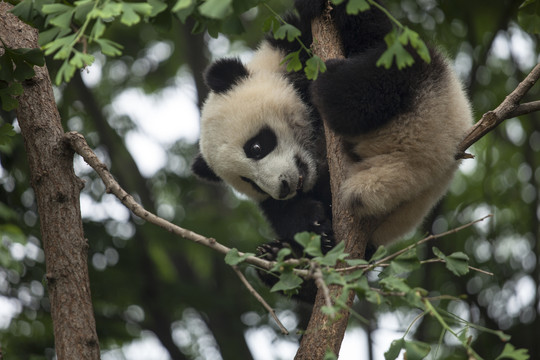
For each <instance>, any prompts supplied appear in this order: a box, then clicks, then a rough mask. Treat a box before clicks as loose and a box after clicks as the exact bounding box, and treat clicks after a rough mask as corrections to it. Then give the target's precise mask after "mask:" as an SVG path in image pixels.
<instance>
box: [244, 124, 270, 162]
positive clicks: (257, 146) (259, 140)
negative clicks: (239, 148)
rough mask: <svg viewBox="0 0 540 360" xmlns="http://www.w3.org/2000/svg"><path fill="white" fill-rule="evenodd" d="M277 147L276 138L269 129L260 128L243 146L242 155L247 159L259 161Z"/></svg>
mask: <svg viewBox="0 0 540 360" xmlns="http://www.w3.org/2000/svg"><path fill="white" fill-rule="evenodd" d="M276 145H277V137H276V134H275V133H274V131H272V129H270V128H269V127H265V128H262V129H261V131H259V132H258V133H257V135H255V136H254V137H252V138H251V139H249V140H248V141H247V142H246V144H245V145H244V153H245V154H246V156H247V157H248V158H249V159H254V160H261V159H262V158H264V157H265V156H266V155H268V154H269V153H271V152H272V150H274V149H275V147H276Z"/></svg>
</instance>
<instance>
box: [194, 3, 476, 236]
mask: <svg viewBox="0 0 540 360" xmlns="http://www.w3.org/2000/svg"><path fill="white" fill-rule="evenodd" d="M315 3H316V4H315ZM325 4H326V1H315V2H310V1H307V0H297V7H298V10H299V12H300V19H297V18H295V17H290V18H289V21H292V22H294V21H299V23H296V25H297V26H298V27H300V28H301V29H302V31H303V36H305V37H304V38H303V41H304V42H305V43H308V44H309V43H310V42H311V34H310V28H309V24H310V22H311V19H312V18H313V17H316V16H319V14H320V12H321V11H322V9H323V8H324V6H325ZM317 7H318V8H317ZM313 8H317V9H316V10H313ZM381 14H382V13H381ZM381 14H379V13H378V12H376V10H373V11H371V12H365V13H360V14H359V16H357V17H351V16H348V15H347V14H345V11H344V9H343V6H341V7H338V8H337V9H336V10H335V14H334V18H335V19H336V24H337V26H338V28H340V29H341V37H342V40H343V45H344V49H345V52H346V55H347V57H348V58H347V59H346V60H345V61H341V62H339V61H334V62H328V66H329V71H328V73H327V74H323V75H322V76H321V79H320V80H317V82H315V84H314V85H313V86H310V85H309V83H308V82H307V81H306V79H305V78H302V77H301V76H300V75H297V74H290V73H287V72H286V70H285V65H283V63H282V62H283V58H284V57H285V56H286V55H287V54H288V53H290V52H291V51H292V49H291V46H292V45H291V44H289V43H287V42H286V41H281V42H280V41H279V40H274V39H270V38H269V39H267V40H265V41H263V43H262V44H261V46H260V47H259V49H258V50H257V51H256V52H255V54H254V57H253V59H252V60H251V61H250V62H249V63H248V64H246V65H245V66H244V65H242V64H241V63H239V61H238V60H230V61H227V60H225V61H224V62H222V63H220V64H217V65H215V66H213V67H212V68H211V69H210V71H209V72H210V74H209V75H207V81H208V83H209V86H210V88H211V90H213V91H212V92H211V93H210V95H209V97H208V99H207V100H206V102H205V103H204V106H203V108H202V113H201V138H200V151H201V154H200V156H199V157H198V158H197V160H196V162H195V164H194V167H193V168H194V171H195V172H196V173H197V174H199V175H200V176H201V177H203V178H208V179H214V180H219V179H222V180H224V181H225V182H227V183H228V184H230V185H231V186H232V187H233V188H235V189H236V190H237V191H239V192H241V193H244V194H246V195H247V196H249V197H251V198H252V199H254V200H255V201H257V202H258V203H259V204H260V205H261V208H262V210H263V211H264V213H265V215H266V216H267V218H268V219H269V221H270V223H271V224H272V226H273V228H274V229H275V230H276V232H277V234H278V236H279V237H280V239H281V241H284V242H289V243H293V241H292V237H293V236H294V234H295V233H296V232H300V231H305V230H308V231H316V232H319V233H320V234H323V235H324V236H329V237H331V234H330V235H329V233H331V210H330V200H329V192H330V189H329V184H328V179H327V176H328V174H327V171H328V170H327V165H326V158H325V145H324V134H323V133H322V127H321V122H320V117H319V115H318V113H321V115H323V117H325V119H326V120H327V121H328V122H329V126H330V127H331V128H333V129H334V130H335V131H336V132H337V133H338V134H339V135H340V136H342V137H343V139H344V140H345V143H346V149H345V150H346V151H347V153H348V154H349V155H350V156H348V157H347V159H348V160H347V161H348V164H347V166H346V168H347V171H348V173H347V175H346V180H345V182H344V184H343V186H342V189H341V190H340V194H338V196H339V199H340V201H342V202H344V203H346V204H347V205H348V206H350V208H351V209H352V210H353V211H355V212H356V214H357V215H358V216H359V217H363V216H372V217H376V218H377V219H379V223H380V225H379V226H378V228H377V230H376V231H375V233H374V234H373V238H372V243H373V244H375V245H380V244H387V243H389V242H391V241H393V240H395V239H397V238H399V237H400V236H402V235H403V234H405V233H406V232H408V231H410V230H412V229H413V228H414V227H416V226H417V225H418V224H419V223H420V222H421V221H422V219H423V218H424V217H425V216H426V214H427V213H428V212H429V210H430V209H431V207H433V205H434V204H435V203H437V201H439V199H440V198H441V197H442V196H443V195H444V193H445V192H446V191H447V189H448V186H449V184H450V181H451V179H452V176H453V173H454V172H455V170H456V169H457V167H458V162H457V161H456V160H455V158H454V156H455V154H456V149H457V145H458V144H459V142H460V141H461V140H462V138H463V137H464V134H465V132H466V130H467V129H468V128H469V125H470V124H471V121H472V114H471V108H470V104H469V102H468V100H467V98H466V96H465V93H464V91H463V88H462V85H461V83H460V82H459V80H458V79H457V77H456V75H455V74H454V72H453V71H452V69H451V66H450V65H449V64H448V62H447V61H446V60H445V59H444V58H443V57H442V56H441V55H440V54H438V53H437V52H436V51H434V50H433V52H432V54H433V56H434V60H433V61H432V62H433V64H430V65H426V64H421V62H422V60H420V59H416V62H417V64H415V65H414V66H415V67H414V68H413V69H412V70H400V71H397V69H394V70H392V72H388V73H385V72H384V70H382V69H380V68H377V67H375V65H374V62H375V60H376V59H377V58H378V56H379V55H380V53H382V51H383V49H382V47H383V46H386V45H385V44H384V41H383V38H384V36H385V35H386V33H387V32H388V29H389V28H391V27H390V25H389V23H388V22H387V18H386V15H381ZM295 19H296V20H295ZM355 27H358V30H354V31H357V34H352V35H351V34H349V33H345V31H352V30H351V29H354V28H355ZM364 34H371V35H370V36H364ZM371 62H373V64H372V63H371ZM349 68H350V69H354V71H351V70H346V69H349ZM229 69H230V72H229ZM363 72H364V73H363ZM372 73H373V74H372ZM349 78H350V79H349ZM394 78H395V82H394ZM338 79H339V80H338ZM347 81H351V83H350V88H351V89H352V88H355V89H353V90H351V91H352V92H353V93H352V94H353V96H352V97H347V96H350V94H348V93H347V91H348V89H349V87H348V86H349V85H347V86H345V85H346V84H345V83H346V82H347ZM356 87H357V88H356ZM409 87H410V89H409ZM371 89H372V90H373V91H371ZM357 94H358V95H357ZM378 94H383V95H381V96H379V97H377V96H378ZM385 94H387V95H388V96H386V95H385ZM344 99H345V100H344ZM393 99H394V100H393ZM356 100H358V101H356ZM362 101H364V102H362ZM385 101H386V102H385ZM396 102H397V103H396ZM385 104H387V105H389V106H388V109H386V107H385ZM355 122H356V123H355ZM351 124H353V125H352V126H351ZM265 128H267V129H271V132H272V133H273V134H274V135H275V138H276V139H277V144H276V145H275V148H272V151H270V152H268V154H266V155H265V156H263V157H262V158H261V159H253V158H249V157H247V156H246V149H245V146H246V143H248V142H249V141H250V139H253V138H254V137H255V136H257V134H258V133H260V132H261V130H262V129H265ZM284 182H286V185H287V186H284Z"/></svg>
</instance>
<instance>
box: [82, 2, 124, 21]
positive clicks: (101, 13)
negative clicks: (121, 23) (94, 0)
mask: <svg viewBox="0 0 540 360" xmlns="http://www.w3.org/2000/svg"><path fill="white" fill-rule="evenodd" d="M121 13H122V3H117V2H109V1H107V2H105V5H104V6H103V7H101V8H100V7H95V8H93V9H92V11H90V13H89V14H88V17H89V18H91V19H95V18H102V19H112V18H114V17H116V16H119V15H120V14H121Z"/></svg>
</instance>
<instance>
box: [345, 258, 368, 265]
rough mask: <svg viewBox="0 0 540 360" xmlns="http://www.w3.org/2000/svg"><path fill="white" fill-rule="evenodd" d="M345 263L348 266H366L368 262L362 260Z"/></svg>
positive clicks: (350, 260)
mask: <svg viewBox="0 0 540 360" xmlns="http://www.w3.org/2000/svg"><path fill="white" fill-rule="evenodd" d="M345 262H346V263H347V265H349V266H357V265H367V264H369V262H368V261H367V260H364V259H346V260H345Z"/></svg>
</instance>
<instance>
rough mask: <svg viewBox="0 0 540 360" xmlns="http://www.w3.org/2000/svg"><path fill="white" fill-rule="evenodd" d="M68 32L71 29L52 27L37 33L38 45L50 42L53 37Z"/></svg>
mask: <svg viewBox="0 0 540 360" xmlns="http://www.w3.org/2000/svg"><path fill="white" fill-rule="evenodd" d="M69 33H71V29H60V28H57V27H52V28H50V29H48V30H45V31H43V32H40V33H39V40H38V44H39V45H40V46H45V45H47V44H48V43H50V42H52V41H53V40H54V39H56V38H62V37H64V36H66V35H67V34H69Z"/></svg>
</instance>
